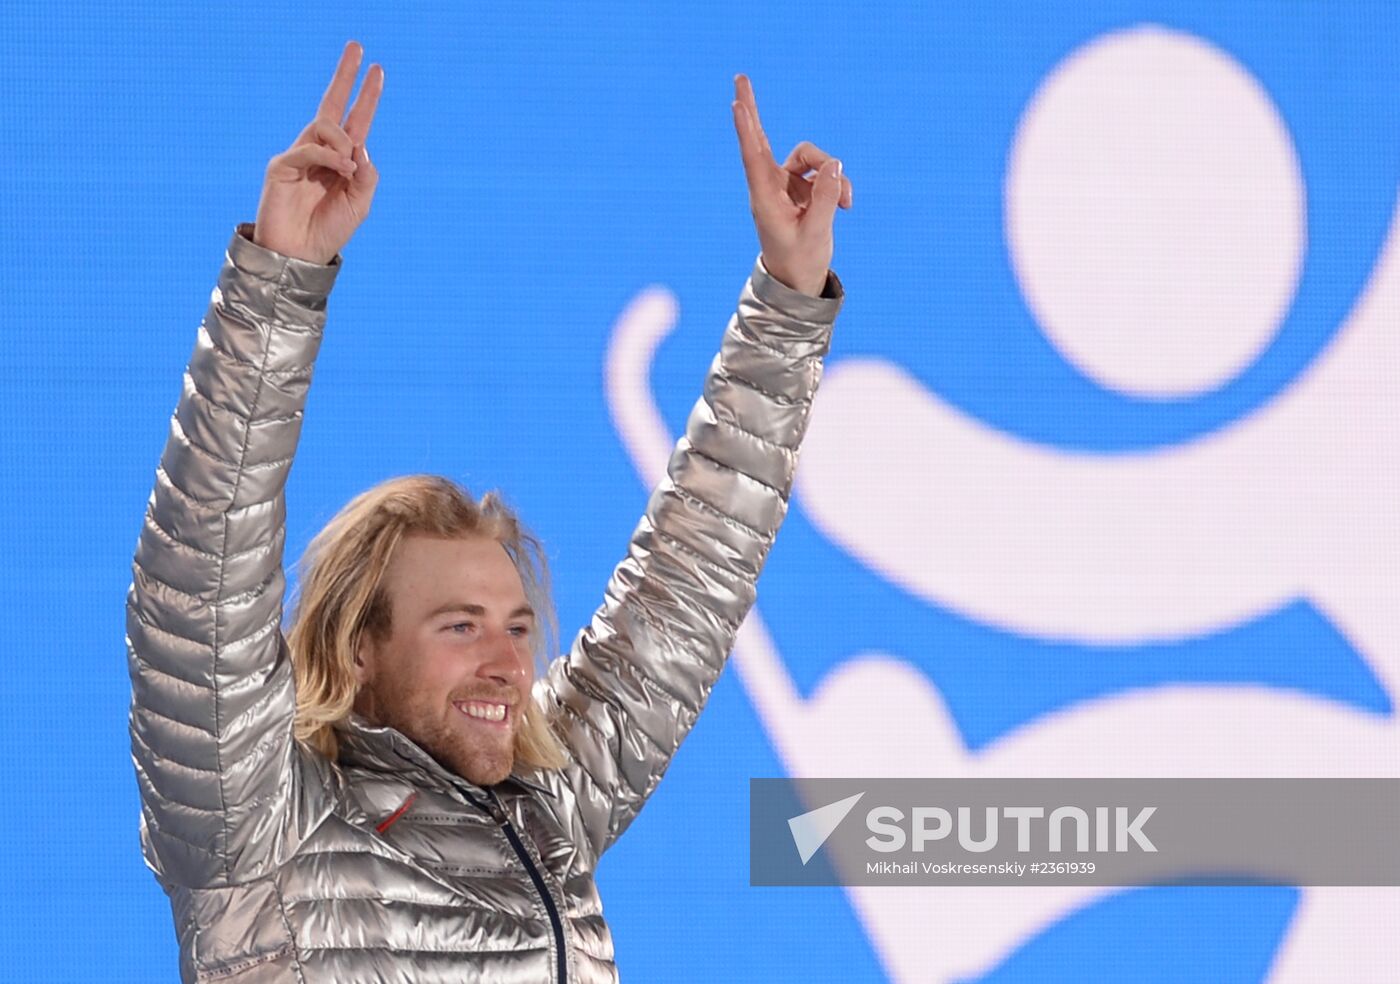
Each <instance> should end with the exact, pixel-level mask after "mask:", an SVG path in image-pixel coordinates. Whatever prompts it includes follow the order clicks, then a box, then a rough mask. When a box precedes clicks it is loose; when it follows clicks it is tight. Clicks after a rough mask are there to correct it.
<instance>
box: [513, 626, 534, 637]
mask: <svg viewBox="0 0 1400 984" xmlns="http://www.w3.org/2000/svg"><path fill="white" fill-rule="evenodd" d="M510 631H511V632H513V633H514V634H515V635H517V636H527V635H529V634H530V627H529V626H528V625H512V626H511V627H510Z"/></svg>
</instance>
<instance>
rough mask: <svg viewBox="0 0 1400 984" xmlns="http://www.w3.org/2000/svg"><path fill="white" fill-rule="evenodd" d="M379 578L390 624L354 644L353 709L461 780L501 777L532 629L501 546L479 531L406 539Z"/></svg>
mask: <svg viewBox="0 0 1400 984" xmlns="http://www.w3.org/2000/svg"><path fill="white" fill-rule="evenodd" d="M382 583H383V587H384V590H385V592H386V594H387V597H388V599H389V611H390V630H389V634H388V637H387V638H384V639H379V640H375V639H366V640H365V641H363V642H362V644H361V646H360V650H359V653H358V654H357V660H356V662H357V665H356V674H357V677H358V679H359V682H360V690H359V693H358V695H357V696H356V698H355V710H356V711H357V712H358V713H359V714H360V715H362V716H363V717H364V718H366V719H367V720H369V721H371V722H373V723H375V724H381V725H389V726H390V727H393V728H395V729H397V730H398V731H400V732H402V733H403V734H404V735H406V736H407V737H408V738H410V739H412V740H413V741H414V742H415V743H416V744H418V745H419V747H421V748H422V749H423V750H424V751H426V752H428V753H429V754H430V755H432V756H433V758H435V759H436V760H437V761H438V762H440V763H441V764H442V765H443V766H445V767H446V768H448V769H451V770H452V771H453V772H455V773H457V774H458V775H459V776H461V777H462V778H464V779H466V780H468V781H469V782H472V783H476V784H477V785H481V786H490V785H494V784H495V783H498V782H500V781H501V780H503V779H505V778H506V776H507V775H509V774H510V771H511V767H512V766H513V764H514V761H515V753H514V749H515V740H516V734H517V733H518V732H519V730H520V725H521V721H522V718H523V715H524V711H525V707H526V702H527V701H528V700H529V698H530V684H531V683H532V682H533V676H534V657H533V652H534V637H535V633H536V632H537V631H538V629H537V626H536V619H535V613H534V612H533V611H532V609H531V607H530V604H529V602H528V600H527V599H526V596H525V588H524V585H523V584H522V583H521V580H520V574H519V572H518V571H517V570H516V568H515V565H514V563H512V561H511V559H510V556H509V555H508V554H507V553H506V551H505V548H504V547H502V546H501V544H500V543H499V542H498V541H496V540H494V539H491V538H490V537H482V536H473V537H464V538H453V539H440V538H437V537H430V536H422V535H412V536H407V537H405V538H404V539H403V540H402V541H401V542H400V543H399V546H398V548H397V550H396V551H395V553H394V556H393V558H392V560H391V561H390V564H389V567H388V570H387V571H386V572H385V576H384V580H383V582H382Z"/></svg>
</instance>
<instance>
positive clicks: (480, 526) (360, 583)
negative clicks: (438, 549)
mask: <svg viewBox="0 0 1400 984" xmlns="http://www.w3.org/2000/svg"><path fill="white" fill-rule="evenodd" d="M414 533H419V534H426V535H428V536H437V537H467V536H487V537H490V538H492V539H494V540H496V541H497V542H498V543H500V544H501V546H503V547H504V548H505V550H506V553H507V554H509V556H510V558H511V560H512V561H513V562H514V564H515V568H516V570H517V571H519V572H520V580H521V582H522V583H523V585H524V587H525V595H526V597H527V599H528V600H529V602H530V605H531V607H533V608H534V609H535V611H536V612H537V613H538V615H539V624H540V625H541V627H542V629H543V631H541V632H539V633H538V634H537V637H536V646H535V654H534V655H535V664H536V666H535V670H536V676H537V677H538V676H539V675H540V674H541V673H542V672H543V671H544V669H545V667H546V666H547V664H548V662H549V660H550V659H551V658H552V656H553V654H554V651H555V648H556V645H557V640H558V625H557V622H556V618H555V614H554V606H553V603H552V600H551V598H550V590H549V567H548V565H547V564H546V562H545V558H544V550H543V548H542V547H541V545H540V542H539V541H538V540H537V539H535V537H534V536H533V535H532V534H531V533H530V532H529V530H527V529H526V528H525V527H524V525H523V524H522V523H521V522H520V519H519V518H518V517H517V516H516V514H515V512H514V511H513V510H512V509H511V508H510V507H509V506H507V505H506V504H505V502H504V501H502V499H501V498H500V496H499V495H497V494H496V493H494V492H488V493H486V494H485V495H484V496H482V498H481V501H480V502H478V501H476V500H474V499H473V498H472V497H471V494H470V493H468V492H467V490H466V489H464V488H463V487H462V486H460V485H458V484H457V483H456V482H454V481H452V480H451V479H448V478H442V477H440V476H437V475H407V476H404V477H402V478H393V479H390V480H388V481H386V482H381V483H380V484H379V485H376V486H375V487H374V488H372V489H369V490H368V491H366V492H362V493H360V494H359V495H357V496H356V497H355V498H353V499H351V500H350V502H349V503H347V504H346V505H345V507H344V508H343V509H341V510H340V512H338V513H337V514H336V515H335V517H334V518H333V519H332V520H331V521H330V522H329V523H327V524H326V526H325V528H324V529H322V530H321V532H320V533H318V534H316V537H315V539H313V540H312V541H311V545H310V546H309V547H308V548H307V550H306V553H305V554H304V555H303V556H302V559H301V562H300V564H298V590H297V598H296V602H295V606H294V608H293V612H292V616H291V624H290V627H289V629H288V630H287V644H288V647H289V648H290V649H291V655H292V667H293V671H294V675H295V677H296V695H297V711H296V737H297V738H298V739H300V740H302V741H304V742H306V743H307V744H308V745H310V746H311V747H313V748H315V749H316V750H317V751H319V752H321V753H322V754H324V755H325V756H326V757H327V758H329V759H330V760H331V761H335V759H336V754H337V752H338V749H339V742H338V739H337V735H336V725H337V724H339V723H341V722H343V721H344V720H346V719H347V718H348V717H349V715H350V711H351V708H352V706H353V705H354V703H355V695H356V693H357V692H358V690H359V683H358V681H357V680H356V679H355V654H356V652H357V651H358V650H359V645H360V641H361V639H362V638H363V637H364V636H365V634H366V633H369V636H370V638H371V639H383V638H386V637H387V636H388V634H389V629H390V610H389V598H388V595H387V593H386V592H385V591H384V588H383V585H382V583H381V582H382V581H383V579H384V572H385V571H386V570H387V569H388V566H389V561H390V559H391V558H392V557H393V555H394V551H395V549H396V548H397V547H398V545H399V542H400V541H401V540H402V539H403V538H404V537H405V536H407V535H410V534H414ZM565 760H566V756H565V752H564V748H563V746H562V745H561V743H560V741H559V739H558V737H557V736H556V735H555V734H554V732H553V730H552V728H551V726H550V722H549V720H548V719H547V717H546V714H545V711H544V709H543V708H542V707H540V706H539V704H538V702H537V701H535V700H534V699H531V700H529V701H527V702H526V704H525V714H524V717H523V718H522V720H521V722H520V730H519V731H518V732H517V734H516V740H515V761H516V763H517V764H518V765H523V766H526V767H528V768H535V769H557V768H560V767H561V766H562V765H563V764H564V762H565Z"/></svg>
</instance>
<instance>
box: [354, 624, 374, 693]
mask: <svg viewBox="0 0 1400 984" xmlns="http://www.w3.org/2000/svg"><path fill="white" fill-rule="evenodd" d="M373 676H374V646H373V645H372V644H371V643H370V641H369V634H368V633H365V634H364V635H362V636H360V641H359V643H358V644H357V646H356V648H355V682H356V683H358V684H360V685H361V686H364V685H365V684H366V683H368V682H369V681H370V678H371V677H373Z"/></svg>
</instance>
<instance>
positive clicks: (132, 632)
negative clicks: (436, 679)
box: [127, 43, 383, 886]
mask: <svg viewBox="0 0 1400 984" xmlns="http://www.w3.org/2000/svg"><path fill="white" fill-rule="evenodd" d="M359 58H360V52H359V47H358V45H354V44H353V43H352V44H351V45H349V46H347V48H346V51H345V54H344V55H343V56H342V59H341V63H340V66H339V68H338V69H337V71H336V76H335V79H334V80H333V81H332V83H331V87H330V89H329V90H328V91H327V93H326V97H325V99H324V100H323V102H322V106H321V111H320V112H319V113H318V114H317V119H316V120H315V121H313V122H312V124H311V125H310V126H308V127H307V129H306V130H305V131H304V132H303V133H302V134H301V136H300V137H298V139H297V142H296V143H294V144H293V145H292V147H291V148H290V149H289V150H288V151H286V152H285V153H283V154H279V155H278V156H277V157H274V158H273V159H272V161H271V162H270V163H269V165H268V169H267V178H266V183H265V185H264V189H263V197H262V201H261V203H260V205H259V208H258V222H257V225H256V226H246V225H245V226H242V227H240V228H239V230H238V232H237V233H236V234H235V235H234V237H233V239H232V241H231V242H230V244H229V248H228V252H227V254H226V258H225V262H224V266H223V269H222V270H221V272H220V274H219V281H218V286H217V287H216V289H215V290H214V293H213V297H212V299H211V301H210V304H209V308H208V312H207V313H206V315H205V318H204V321H203V323H202V324H201V326H200V330H199V337H198V340H197V342H196V344H195V350H194V354H193V356H192V357H191V359H190V363H189V367H188V369H187V371H186V373H185V378H184V390H183V392H182V394H181V396H180V400H179V404H178V406H177V407H176V410H175V414H174V417H173V419H172V420H171V424H170V436H169V439H168V440H167V443H166V446H165V451H164V454H163V455H162V456H161V461H160V466H159V468H158V469H157V471H156V483H155V491H154V492H153V493H152V495H151V498H150V500H149V503H148V505H147V510H146V518H145V523H144V525H143V527H142V531H141V536H140V540H139V542H138V545H137V549H136V557H135V561H134V564H133V581H132V586H131V590H130V592H129V593H128V597H127V654H128V669H129V671H130V674H131V683H132V703H131V717H130V726H131V749H132V758H133V761H134V763H135V766H136V774H137V780H138V783H139V786H140V792H141V803H142V832H141V833H142V848H143V852H144V854H145V857H146V862H147V864H148V865H149V866H150V867H151V868H152V870H153V871H155V873H156V875H157V876H158V877H159V878H161V879H162V880H163V881H164V882H166V883H168V884H182V885H192V886H215V885H227V884H233V883H237V882H240V881H245V880H248V879H251V878H256V877H258V876H259V875H261V874H264V873H265V872H266V871H267V870H270V868H271V867H273V866H275V865H277V864H279V863H280V862H281V861H282V860H283V859H284V858H285V857H286V855H287V853H288V852H289V851H290V850H292V849H294V848H295V846H296V843H297V841H298V840H299V837H300V835H302V834H304V833H306V832H308V831H309V829H311V828H312V827H313V826H314V824H315V823H316V822H318V821H319V819H320V815H321V814H322V813H323V812H324V803H323V800H324V797H323V795H322V789H323V785H324V781H325V778H326V777H325V775H324V770H325V769H326V763H324V762H322V761H320V760H319V759H318V757H317V756H316V754H315V753H314V752H310V751H308V750H305V749H303V748H302V747H301V746H300V744H299V743H298V742H296V741H295V740H294V739H293V735H292V725H293V717H294V714H295V707H296V701H295V697H294V692H293V684H292V672H291V666H290V663H289V661H288V658H287V649H286V644H285V642H284V641H283V638H282V634H281V631H280V624H281V614H282V595H283V590H284V578H283V573H282V563H281V561H282V548H283V540H284V535H285V532H284V504H283V492H282V490H283V487H284V485H285V483H286V479H287V473H288V471H289V470H290V468H291V463H292V456H293V453H294V452H295V450H296V443H297V437H298V435H299V433H300V430H301V419H302V408H303V405H304V402H305V399H306V392H307V388H308V386H309V384H310V379H311V367H312V363H313V362H314V360H315V356H316V352H317V349H318V348H319V346H320V340H321V330H322V328H323V326H324V324H325V317H326V299H327V296H328V295H329V293H330V290H331V287H332V285H333V283H334V281H335V277H336V274H337V273H338V271H339V269H340V261H339V258H338V256H337V254H338V253H339V251H340V249H341V247H343V246H344V244H345V242H346V241H348V239H349V237H350V235H351V234H352V233H353V232H354V229H355V227H356V226H357V225H358V224H359V221H360V219H362V218H363V216H364V213H365V212H366V211H367V208H368V204H369V200H370V198H371V197H372V195H373V192H374V186H375V176H374V174H373V169H372V167H370V166H369V164H368V158H367V157H366V156H365V155H364V140H365V136H366V134H367V133H368V128H369V122H370V120H371V119H372V117H373V113H374V105H375V102H376V100H377V98H378V94H379V89H380V86H381V85H382V77H383V76H382V73H377V72H376V71H375V69H371V71H370V73H369V76H368V77H367V79H366V82H365V85H364V86H363V87H362V89H361V93H360V97H359V99H358V100H357V101H356V105H355V109H354V110H352V112H351V114H350V117H349V119H347V121H346V124H345V127H344V128H342V127H341V125H340V122H339V121H340V119H341V116H342V115H343V114H344V107H345V104H346V102H347V101H348V97H349V92H350V89H351V88H352V87H353V84H354V79H355V75H356V73H357V71H358V67H359Z"/></svg>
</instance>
